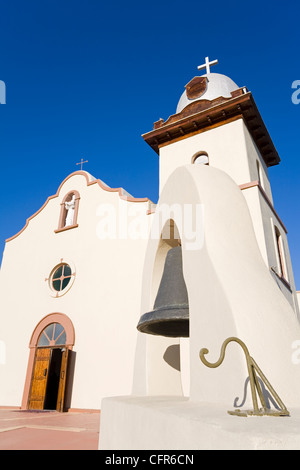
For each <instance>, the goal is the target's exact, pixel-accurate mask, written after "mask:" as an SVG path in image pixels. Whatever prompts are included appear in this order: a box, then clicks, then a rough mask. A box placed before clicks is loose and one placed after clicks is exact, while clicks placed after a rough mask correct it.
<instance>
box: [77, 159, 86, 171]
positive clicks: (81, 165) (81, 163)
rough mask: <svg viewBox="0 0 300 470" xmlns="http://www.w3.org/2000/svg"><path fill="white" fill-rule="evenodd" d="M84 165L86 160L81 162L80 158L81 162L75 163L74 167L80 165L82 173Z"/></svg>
mask: <svg viewBox="0 0 300 470" xmlns="http://www.w3.org/2000/svg"><path fill="white" fill-rule="evenodd" d="M84 163H88V160H85V161H83V158H82V159H81V162H79V163H76V165H80V169H81V171H82V167H83V164H84Z"/></svg>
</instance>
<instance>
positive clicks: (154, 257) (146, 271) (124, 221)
mask: <svg viewBox="0 0 300 470" xmlns="http://www.w3.org/2000/svg"><path fill="white" fill-rule="evenodd" d="M216 62H217V61H213V62H209V60H208V58H206V63H205V65H204V66H203V67H202V66H201V67H199V69H200V70H201V69H202V68H204V69H205V70H204V71H205V74H204V75H202V76H196V77H194V78H193V79H192V80H191V81H190V82H189V83H188V84H187V85H186V86H185V90H184V92H183V94H182V96H181V98H180V99H179V102H178V105H177V109H176V113H175V114H173V115H171V116H170V117H169V118H168V119H167V120H166V121H164V120H163V119H160V120H159V121H157V122H155V123H154V128H153V130H151V131H150V132H148V133H146V134H144V135H143V138H144V140H145V142H146V143H147V144H148V145H150V146H151V147H152V148H153V151H154V152H156V153H157V154H158V157H159V184H160V196H159V201H158V203H157V204H154V203H153V202H151V201H150V200H149V199H148V198H143V199H137V198H134V197H133V196H131V195H130V194H128V193H127V192H126V191H125V190H123V189H122V188H117V189H113V188H110V187H109V186H108V185H107V184H105V183H104V182H103V181H101V180H100V179H96V178H95V177H93V176H91V175H90V174H89V173H88V172H86V171H84V170H80V171H77V172H75V173H72V174H71V175H69V176H68V177H67V178H66V179H65V180H64V181H63V182H62V183H61V185H60V187H59V188H58V189H57V192H56V194H54V195H50V196H49V197H48V199H47V201H46V202H45V204H44V205H43V207H41V208H40V210H39V211H38V212H37V213H36V214H34V215H32V216H31V217H30V218H29V219H28V220H27V222H26V224H25V226H24V228H23V229H22V230H21V231H20V232H19V233H18V234H16V235H14V236H12V237H11V238H10V239H8V240H7V241H6V246H5V250H4V255H3V260H2V267H1V272H0V311H1V315H2V318H3V319H4V320H5V321H2V325H3V326H2V328H1V332H0V340H1V345H2V356H1V357H2V358H5V360H4V359H3V360H2V362H1V361H0V362H1V363H0V383H1V388H0V406H2V407H4V406H5V407H18V408H19V407H21V408H22V409H39V410H42V409H57V410H58V411H66V410H69V409H100V408H101V409H102V415H103V418H102V419H103V421H102V423H103V433H102V444H101V442H100V445H102V448H112V449H113V448H130V446H131V445H133V444H132V442H134V443H135V445H136V446H138V445H140V446H141V448H145V445H146V444H145V443H144V440H143V439H146V437H147V438H148V439H149V441H147V442H150V444H149V445H150V448H156V447H155V446H156V445H158V444H157V442H158V439H160V441H159V442H160V443H162V442H164V444H165V446H166V447H165V448H172V442H174V443H176V438H174V436H173V441H170V440H169V441H168V436H166V435H165V434H166V433H164V435H162V434H163V429H165V428H164V420H165V419H166V417H165V416H164V413H163V411H162V410H163V408H164V407H166V403H167V404H168V406H169V407H170V406H171V408H172V407H173V408H172V410H173V411H174V413H173V415H174V416H177V415H176V413H177V414H178V410H181V411H180V412H181V413H183V414H184V413H185V409H186V408H185V407H186V406H187V407H188V406H190V404H191V403H198V404H201V403H210V404H211V405H212V406H214V405H216V406H217V405H218V406H219V405H220V404H224V406H225V407H226V406H228V407H229V408H230V406H232V404H233V401H234V399H235V398H236V397H237V396H240V397H242V396H243V389H244V383H245V380H246V379H247V376H248V372H249V369H248V370H247V367H246V362H245V360H244V357H243V355H242V354H241V350H240V349H238V348H235V347H233V346H232V347H229V348H228V351H229V350H230V351H229V352H228V353H226V354H228V359H227V360H225V361H224V364H223V365H222V366H220V367H218V368H215V369H210V368H209V367H207V366H206V365H205V364H204V363H203V361H201V360H200V358H199V352H200V350H201V349H202V348H207V349H208V350H209V351H211V353H208V354H211V356H207V357H208V360H210V359H211V360H216V359H217V358H218V355H219V354H220V348H221V346H222V344H223V343H224V341H225V340H226V339H228V338H237V339H239V340H240V341H242V342H243V344H246V345H247V347H248V349H249V351H250V353H251V355H253V357H254V358H255V360H256V361H257V363H258V364H259V365H260V367H261V370H262V371H263V372H264V373H265V374H266V376H267V377H268V378H269V380H270V382H271V384H272V386H274V389H276V392H277V393H278V396H279V397H281V399H282V400H283V402H284V404H285V405H287V407H288V408H289V407H290V408H291V407H297V406H298V407H299V405H300V398H299V397H300V368H299V366H298V367H297V365H295V364H293V362H292V361H291V354H292V349H291V345H292V344H293V342H294V341H295V340H297V339H300V326H299V318H300V316H299V315H300V314H299V306H298V300H297V291H296V287H295V282H294V276H293V269H292V262H291V258H290V253H289V247H288V240H287V228H286V227H285V225H284V221H283V220H282V219H281V217H280V215H279V214H278V213H277V212H276V208H275V207H274V204H273V198H272V191H271V186H270V181H269V177H268V168H269V167H271V166H274V165H279V163H280V157H279V155H278V153H277V151H276V149H275V147H274V144H273V142H272V139H271V137H270V135H269V133H268V130H267V128H266V126H265V124H264V121H263V119H262V117H261V115H260V113H259V110H258V109H257V106H256V104H255V101H254V98H253V96H252V93H251V92H250V91H249V90H248V89H247V88H246V87H245V86H242V87H240V86H238V85H237V84H235V83H234V81H233V80H232V79H231V78H229V77H227V76H224V75H221V74H218V73H211V71H210V66H211V65H215V63H216ZM278 171H279V170H278ZM166 208H171V209H170V210H169V211H168V210H166ZM191 227H192V229H191ZM153 228H155V230H153ZM193 237H194V238H193ZM16 267H17V269H16ZM16 292H17V295H16ZM232 370H234V374H232ZM229 374H230V380H228V376H229ZM254 378H255V377H254ZM249 396H250V394H248V398H249ZM107 397H110V398H107ZM122 397H123V398H122ZM160 397H165V398H164V400H162V401H161V400H160ZM166 397H168V398H166ZM165 400H170V402H168V401H167V402H166V401H165ZM250 401H251V400H250ZM170 403H171V405H170ZM250 406H251V403H250ZM236 407H238V403H237V402H236ZM248 408H249V406H248ZM118 410H119V411H120V410H122V412H117V411H118ZM157 413H158V414H159V413H160V414H159V416H161V419H160V418H158V419H157V416H158V414H157ZM173 415H172V416H173ZM153 416H156V418H155V419H156V420H157V424H156V425H155V424H154V421H153V419H154V418H153ZM128 418H129V419H132V422H133V423H134V426H135V427H134V426H133V427H132V429H131V428H130V429H128ZM122 419H123V421H122ZM174 419H175V418H174ZM233 419H234V418H233ZM280 419H282V418H280ZM283 419H284V418H283ZM142 422H143V423H144V424H145V423H148V425H149V429H152V430H153V427H151V425H153V426H155V429H157V432H155V433H152V434H151V436H145V435H143V436H141V425H142V424H141V423H142ZM173 425H174V429H177V428H176V422H175V421H174V423H173ZM112 426H114V429H119V430H120V432H119V433H113V432H112ZM149 432H150V431H149ZM146 435H147V432H146ZM178 435H179V436H180V435H181V433H180V427H179V428H178ZM170 439H171V438H170ZM100 441H101V439H100ZM181 442H182V441H181ZM151 445H152V446H154V447H151ZM161 445H163V444H161ZM174 445H175V444H174ZM195 445H196V444H195ZM143 446H144V447H143ZM131 448H135V447H131ZM137 448H138V447H137ZM179 448H180V447H179Z"/></svg>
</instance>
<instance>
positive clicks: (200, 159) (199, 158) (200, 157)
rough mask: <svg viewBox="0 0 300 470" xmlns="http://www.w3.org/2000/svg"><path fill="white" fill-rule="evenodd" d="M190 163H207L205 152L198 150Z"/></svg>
mask: <svg viewBox="0 0 300 470" xmlns="http://www.w3.org/2000/svg"><path fill="white" fill-rule="evenodd" d="M192 163H193V164H195V165H209V158H208V154H207V153H206V152H199V153H197V154H196V155H194V156H193V158H192Z"/></svg>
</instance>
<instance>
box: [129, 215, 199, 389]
mask: <svg viewBox="0 0 300 470" xmlns="http://www.w3.org/2000/svg"><path fill="white" fill-rule="evenodd" d="M150 288H151V304H152V310H150V311H148V312H146V313H143V314H142V316H141V318H140V321H139V323H138V325H137V329H138V330H139V331H140V332H141V333H145V334H146V335H147V371H148V372H147V384H148V393H149V394H150V395H160V394H161V395H177V396H183V395H184V396H189V389H190V360H189V305H188V294H187V289H186V285H185V281H184V277H183V266H182V249H181V238H180V233H179V231H178V228H177V226H176V223H175V222H174V220H172V219H170V220H168V221H167V223H166V224H165V225H164V228H163V230H162V233H161V237H160V241H159V244H158V248H157V252H156V256H155V261H154V266H153V274H152V284H151V287H150Z"/></svg>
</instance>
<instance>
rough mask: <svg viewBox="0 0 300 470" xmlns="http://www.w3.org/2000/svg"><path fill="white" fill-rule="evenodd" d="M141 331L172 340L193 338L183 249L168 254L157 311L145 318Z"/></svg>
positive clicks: (156, 300)
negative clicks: (190, 331)
mask: <svg viewBox="0 0 300 470" xmlns="http://www.w3.org/2000/svg"><path fill="white" fill-rule="evenodd" d="M137 329H138V330H139V331H140V332H142V333H148V334H151V335H160V336H168V337H172V338H178V337H185V338H186V337H188V336H189V302H188V294H187V289H186V285H185V282H184V278H183V272H182V251H181V246H177V247H175V248H171V250H169V251H168V254H167V257H166V261H165V266H164V272H163V275H162V279H161V282H160V286H159V289H158V293H157V296H156V299H155V303H154V309H153V310H152V311H151V312H148V313H144V314H143V315H142V316H141V318H140V321H139V323H138V326H137Z"/></svg>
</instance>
